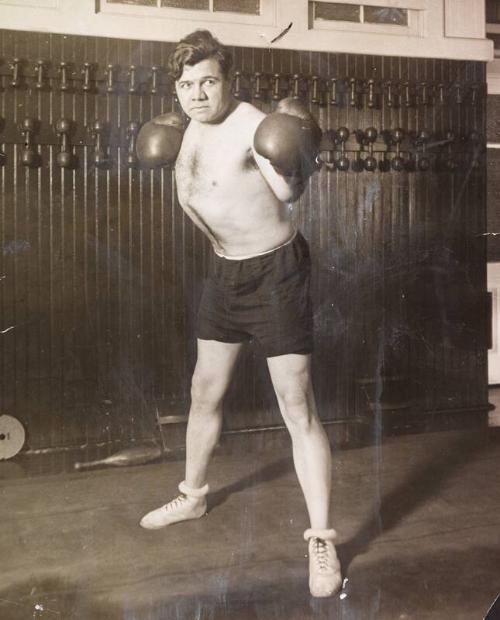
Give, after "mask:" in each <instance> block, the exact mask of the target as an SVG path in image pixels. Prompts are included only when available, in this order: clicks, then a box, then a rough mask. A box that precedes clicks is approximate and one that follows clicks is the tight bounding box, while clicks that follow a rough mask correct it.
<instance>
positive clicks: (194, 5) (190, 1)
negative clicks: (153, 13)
mask: <svg viewBox="0 0 500 620" xmlns="http://www.w3.org/2000/svg"><path fill="white" fill-rule="evenodd" d="M161 6H168V7H170V8H173V9H190V10H192V11H208V10H209V8H210V5H209V0H161Z"/></svg>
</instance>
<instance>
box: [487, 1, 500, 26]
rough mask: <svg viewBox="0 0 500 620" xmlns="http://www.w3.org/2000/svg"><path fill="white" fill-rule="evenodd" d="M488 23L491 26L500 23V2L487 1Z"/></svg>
mask: <svg viewBox="0 0 500 620" xmlns="http://www.w3.org/2000/svg"><path fill="white" fill-rule="evenodd" d="M486 21H487V22H488V23H489V24H494V23H497V24H498V23H500V3H499V2H498V0H486Z"/></svg>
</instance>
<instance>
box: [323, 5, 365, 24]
mask: <svg viewBox="0 0 500 620" xmlns="http://www.w3.org/2000/svg"><path fill="white" fill-rule="evenodd" d="M359 15H360V7H359V6H358V5H356V4H343V3H342V2H315V3H314V19H328V20H334V21H343V22H359V19H360V17H359Z"/></svg>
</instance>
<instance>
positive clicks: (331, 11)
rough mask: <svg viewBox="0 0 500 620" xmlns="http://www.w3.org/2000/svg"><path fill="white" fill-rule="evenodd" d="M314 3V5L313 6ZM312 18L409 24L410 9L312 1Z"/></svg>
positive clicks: (367, 22)
mask: <svg viewBox="0 0 500 620" xmlns="http://www.w3.org/2000/svg"><path fill="white" fill-rule="evenodd" d="M311 5H312V6H311ZM309 6H310V10H311V11H312V20H313V21H315V20H326V21H346V22H353V23H357V24H394V25H396V26H407V25H408V9H395V8H391V7H387V6H371V5H368V4H350V3H349V4H347V3H344V2H310V3H309Z"/></svg>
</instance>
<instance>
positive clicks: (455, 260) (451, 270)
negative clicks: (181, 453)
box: [0, 30, 489, 450]
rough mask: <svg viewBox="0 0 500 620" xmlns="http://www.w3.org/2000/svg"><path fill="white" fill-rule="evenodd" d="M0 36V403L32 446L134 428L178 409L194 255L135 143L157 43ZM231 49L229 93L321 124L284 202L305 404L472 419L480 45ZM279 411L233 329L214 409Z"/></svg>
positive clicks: (333, 413)
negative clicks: (232, 354) (309, 345)
mask: <svg viewBox="0 0 500 620" xmlns="http://www.w3.org/2000/svg"><path fill="white" fill-rule="evenodd" d="M0 49H1V52H0V63H1V64H0V151H1V152H2V153H3V155H0V226H1V231H0V233H1V244H2V253H1V258H0V260H1V266H0V277H1V280H0V286H1V289H0V290H1V305H0V331H1V332H2V333H1V336H0V337H1V343H2V350H1V364H2V369H1V385H0V390H1V396H0V398H1V400H0V411H1V412H2V413H8V414H10V415H13V416H16V417H17V418H19V419H20V420H21V421H22V422H23V423H24V424H25V426H26V428H27V431H28V444H29V445H28V448H29V449H31V450H37V449H45V448H49V449H50V448H53V449H56V448H61V447H68V446H77V445H82V444H89V445H93V444H99V443H106V442H110V443H115V442H122V443H130V442H132V441H141V440H143V439H146V438H150V437H152V436H154V435H155V433H157V431H156V428H155V413H154V412H155V408H156V407H158V409H159V411H160V413H162V414H168V413H172V414H180V413H185V412H186V411H187V407H188V404H189V382H190V374H191V372H192V369H193V364H194V355H195V348H194V347H195V343H194V340H193V325H194V320H195V312H196V306H197V301H198V298H199V295H200V292H201V287H202V284H203V278H204V274H205V273H206V269H207V266H208V263H209V261H210V257H211V250H210V248H209V246H208V243H207V242H206V240H205V239H204V238H203V237H202V235H201V234H200V233H198V232H197V231H196V230H195V229H194V227H193V226H192V225H191V223H190V222H189V221H188V220H187V219H186V218H185V217H184V215H183V213H182V210H181V208H180V206H179V205H178V203H177V199H176V195H175V187H174V183H173V175H172V171H171V170H168V169H163V170H160V171H154V172H151V171H145V170H141V169H140V168H139V167H138V166H137V164H136V162H135V160H134V152H133V140H134V135H135V132H136V131H137V125H138V124H140V123H141V122H143V121H145V120H148V119H149V118H151V117H153V116H155V115H157V114H159V113H161V112H163V111H167V110H171V109H174V108H175V106H176V102H175V100H174V98H173V96H172V88H171V84H169V83H168V80H167V78H166V75H165V73H164V72H163V71H162V69H161V68H162V67H164V66H165V64H166V58H167V56H168V53H169V51H170V49H171V44H169V43H155V42H139V41H129V40H120V39H106V38H97V37H79V36H67V35H59V34H57V35H56V34H42V33H26V32H23V33H20V32H15V31H6V30H4V31H0ZM234 56H235V66H236V69H237V70H238V71H239V72H240V75H239V76H238V80H235V84H234V88H235V91H236V94H237V96H239V97H240V98H242V99H246V100H249V101H252V103H254V104H255V105H257V106H259V107H261V108H262V109H264V110H266V111H270V110H272V109H273V107H274V106H275V105H276V101H277V99H279V98H280V97H283V96H286V95H289V94H291V95H294V94H295V95H299V96H301V97H302V98H304V99H305V100H306V101H308V102H309V104H310V108H311V110H312V112H313V113H314V114H315V116H316V117H317V118H318V120H319V123H320V125H321V127H322V128H323V129H324V130H325V131H326V130H331V131H330V132H328V131H327V134H326V136H325V140H324V144H323V158H324V159H325V160H326V161H328V162H329V164H328V166H326V165H325V166H324V167H323V169H322V170H321V172H320V173H319V174H317V175H316V176H315V177H314V178H313V179H312V180H311V182H310V185H309V187H308V189H307V191H306V193H305V194H304V196H303V197H302V199H301V200H300V202H299V203H298V204H297V205H296V217H297V221H298V223H299V225H300V226H301V228H302V230H303V232H304V234H305V236H306V237H307V238H308V239H309V241H310V244H311V251H312V255H313V263H314V282H313V296H314V300H315V309H316V310H315V336H316V350H315V353H314V358H313V367H314V383H315V387H316V392H317V398H318V404H319V409H320V414H321V417H322V418H323V419H325V420H332V421H337V422H339V424H338V426H337V428H338V432H339V434H342V435H343V437H344V439H345V440H347V441H349V439H350V438H351V437H354V436H355V435H356V433H357V428H358V427H359V426H360V425H363V426H366V425H371V424H373V426H372V427H371V428H372V429H373V432H375V433H377V434H379V433H388V432H405V431H407V430H425V429H430V428H436V427H437V428H440V427H450V426H451V427H458V426H464V425H477V424H483V423H484V422H485V419H486V410H487V379H486V375H487V373H486V358H487V347H488V325H489V323H488V314H487V298H486V242H485V237H484V236H483V235H482V233H483V232H484V231H485V230H486V228H485V227H486V198H485V169H486V165H485V156H484V135H485V101H486V83H485V64H484V63H482V62H477V61H452V60H432V59H408V58H395V57H391V58H389V57H381V56H364V55H348V54H330V53H319V52H298V51H289V50H267V49H256V48H244V47H237V48H234ZM15 59H18V61H19V62H16V61H15ZM39 61H40V62H39ZM61 63H67V64H61ZM86 63H88V64H86ZM153 67H157V68H158V69H155V70H152V68H153ZM277 78H279V79H277ZM332 79H333V80H336V81H332ZM370 80H372V81H371V82H370ZM276 84H277V86H276ZM340 127H346V128H347V129H348V130H349V132H350V137H349V140H347V141H346V142H345V144H344V145H342V140H340V139H339V134H338V132H337V130H338V129H339V128H340ZM369 127H374V128H376V129H377V132H378V136H377V139H376V142H374V144H373V149H374V157H375V159H376V160H377V166H378V165H379V164H380V162H382V165H381V168H382V170H381V169H380V168H379V167H377V170H376V171H374V172H371V171H367V170H364V169H363V170H361V166H362V160H365V159H366V158H367V157H368V156H369V153H370V148H371V147H370V145H369V143H368V142H367V141H366V140H365V138H364V137H363V135H362V134H360V133H358V134H356V131H357V130H363V131H365V130H366V129H367V128H369ZM396 128H401V129H402V130H403V132H402V133H399V134H395V133H394V130H395V129H396ZM424 129H425V130H427V132H428V135H427V136H425V135H424V137H423V138H422V136H421V137H420V138H419V134H420V132H421V131H422V130H424ZM383 132H386V133H383ZM398 136H399V137H398ZM342 156H345V157H347V158H348V159H349V170H347V171H342V170H339V169H338V168H339V161H340V158H341V157H342ZM396 158H402V160H401V161H397V162H393V160H395V159H396ZM422 159H424V160H425V159H427V160H428V163H429V168H428V170H425V171H424V170H420V164H419V162H420V161H421V160H422ZM340 167H341V166H340ZM421 167H423V168H425V165H422V166H421ZM279 422H280V417H279V413H278V410H277V406H276V403H275V400H274V396H273V394H272V390H271V386H270V383H269V379H268V376H267V371H266V366H265V360H264V359H263V358H262V356H261V353H260V352H259V350H258V349H257V348H253V347H249V349H248V350H247V351H246V353H245V354H244V355H243V357H242V359H241V363H240V365H239V367H238V371H237V375H236V377H235V381H234V384H233V386H232V388H231V391H230V394H229V395H228V399H227V402H226V422H225V424H226V428H228V429H236V428H247V429H251V428H255V427H258V426H267V425H273V424H277V423H279Z"/></svg>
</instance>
